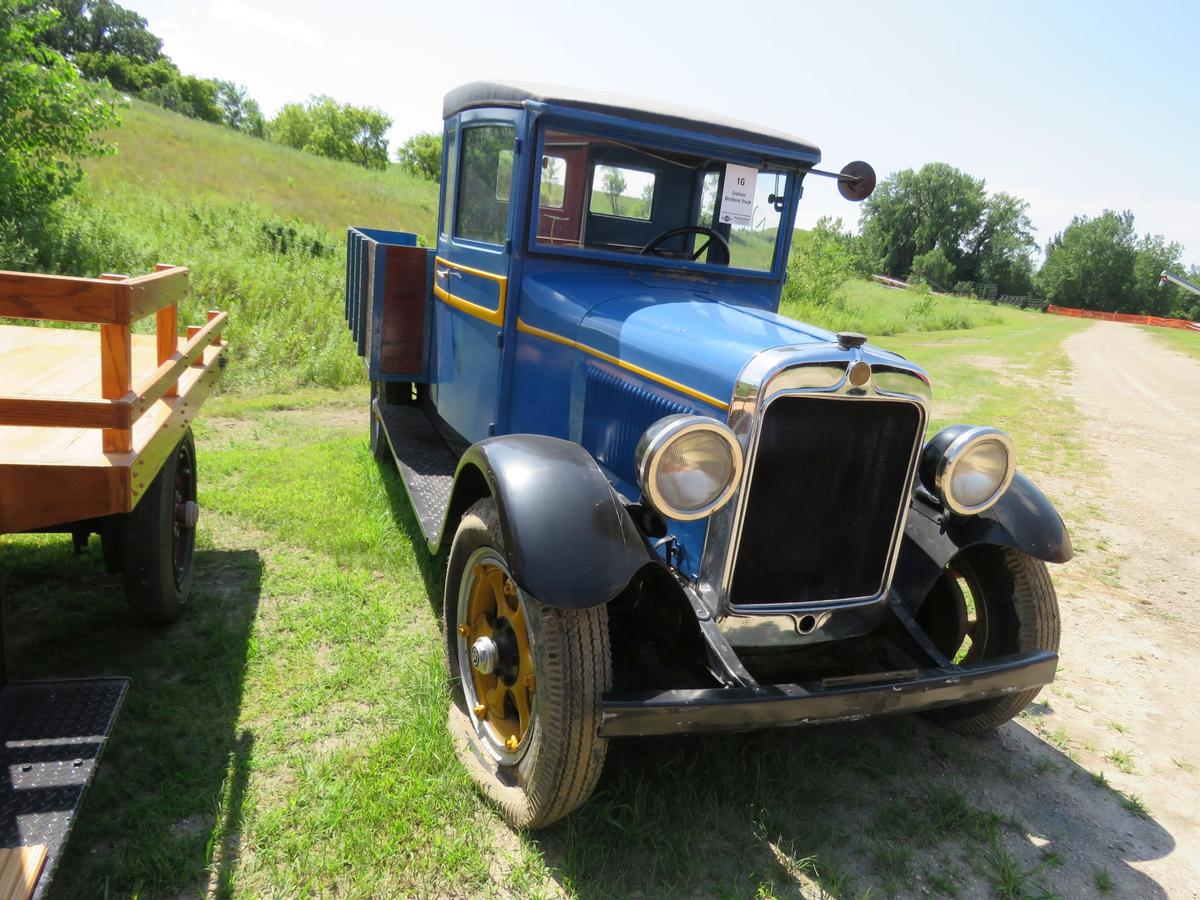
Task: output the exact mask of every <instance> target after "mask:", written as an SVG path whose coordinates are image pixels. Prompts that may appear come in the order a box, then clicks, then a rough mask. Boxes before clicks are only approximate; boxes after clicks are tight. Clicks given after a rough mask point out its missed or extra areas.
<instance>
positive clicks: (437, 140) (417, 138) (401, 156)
mask: <svg viewBox="0 0 1200 900" xmlns="http://www.w3.org/2000/svg"><path fill="white" fill-rule="evenodd" d="M396 162H398V163H400V168H402V169H404V171H406V172H408V173H410V174H412V175H416V176H417V177H418V178H425V179H427V180H429V181H432V182H434V183H435V184H440V183H441V181H442V136H441V134H440V133H439V134H434V133H433V132H432V131H422V132H420V133H419V134H414V135H413V136H412V137H410V138H409V139H408V140H407V141H405V142H404V143H403V144H401V145H400V148H399V149H398V150H397V151H396ZM543 177H544V176H543Z"/></svg>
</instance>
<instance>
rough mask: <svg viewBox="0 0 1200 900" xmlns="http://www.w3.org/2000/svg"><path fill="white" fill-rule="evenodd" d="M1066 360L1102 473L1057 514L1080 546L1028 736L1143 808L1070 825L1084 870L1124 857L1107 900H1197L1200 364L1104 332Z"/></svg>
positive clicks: (1070, 346)
mask: <svg viewBox="0 0 1200 900" xmlns="http://www.w3.org/2000/svg"><path fill="white" fill-rule="evenodd" d="M1064 348H1065V349H1066V351H1067V353H1068V354H1069V356H1070V359H1071V363H1072V369H1073V372H1072V377H1071V383H1070V385H1069V387H1068V390H1069V391H1070V392H1071V394H1072V396H1073V397H1074V399H1075V402H1076V403H1077V404H1078V406H1079V409H1080V411H1081V412H1082V414H1083V416H1084V419H1085V426H1084V437H1085V439H1086V443H1087V446H1088V448H1089V449H1090V451H1091V452H1094V453H1096V454H1097V455H1098V456H1099V457H1100V460H1099V461H1100V462H1101V463H1102V464H1101V465H1098V466H1097V467H1096V468H1097V470H1098V475H1097V481H1096V483H1095V484H1093V485H1090V486H1088V487H1087V488H1086V489H1085V490H1084V494H1083V497H1082V499H1078V498H1077V503H1076V506H1077V507H1078V508H1077V509H1075V510H1071V509H1070V508H1069V507H1068V509H1067V510H1066V515H1067V518H1068V520H1070V519H1071V518H1076V519H1077V520H1083V519H1085V518H1086V519H1088V520H1090V522H1091V524H1090V525H1089V526H1088V529H1089V533H1087V535H1086V537H1085V538H1084V539H1085V541H1087V543H1088V544H1090V546H1087V547H1086V552H1085V553H1082V554H1080V557H1079V558H1077V560H1076V561H1075V562H1073V563H1071V565H1070V566H1069V567H1068V568H1067V569H1066V570H1065V571H1064V578H1063V580H1062V582H1061V584H1060V595H1061V597H1060V600H1061V604H1062V607H1063V616H1064V623H1063V648H1062V659H1063V668H1062V669H1061V670H1060V677H1059V679H1058V681H1057V682H1056V684H1055V685H1054V687H1053V688H1052V689H1051V691H1050V692H1048V693H1049V697H1050V704H1051V709H1050V710H1046V711H1044V714H1043V715H1041V716H1040V717H1039V718H1040V719H1041V723H1044V724H1040V725H1039V728H1038V730H1040V731H1042V733H1043V735H1045V734H1047V733H1050V734H1055V735H1057V736H1058V737H1059V738H1060V739H1062V740H1063V741H1067V742H1069V744H1068V746H1069V747H1070V748H1071V752H1072V753H1073V754H1074V755H1075V756H1076V757H1077V758H1078V759H1079V762H1080V764H1081V765H1083V766H1085V767H1086V768H1087V769H1088V770H1090V771H1091V772H1094V773H1095V772H1103V773H1104V775H1105V778H1106V780H1107V781H1108V782H1110V783H1111V784H1112V785H1113V787H1115V788H1116V789H1117V790H1119V791H1121V792H1122V793H1123V794H1124V795H1125V796H1126V797H1129V796H1134V795H1136V796H1137V797H1139V798H1140V799H1141V800H1143V801H1144V804H1145V807H1146V808H1147V809H1148V811H1149V816H1148V818H1146V819H1137V817H1136V816H1134V818H1133V819H1129V818H1128V817H1127V818H1126V819H1124V820H1122V819H1121V814H1122V813H1127V812H1128V809H1127V805H1126V806H1125V807H1118V808H1116V809H1114V810H1111V811H1106V810H1105V809H1104V808H1100V807H1093V808H1092V809H1090V810H1088V813H1087V814H1086V815H1085V816H1083V817H1075V816H1073V817H1072V818H1074V819H1075V820H1076V824H1078V825H1084V828H1083V830H1082V831H1081V832H1079V833H1078V834H1077V836H1076V837H1077V839H1078V840H1079V842H1080V843H1079V848H1080V849H1081V850H1083V851H1084V852H1085V853H1086V854H1087V855H1090V856H1092V857H1093V859H1094V860H1095V864H1096V865H1097V866H1100V865H1104V857H1105V856H1106V855H1108V856H1109V858H1110V860H1111V859H1112V858H1113V857H1114V856H1115V857H1119V858H1120V859H1121V860H1123V861H1124V863H1125V866H1124V867H1122V866H1118V867H1117V868H1116V869H1113V868H1112V867H1111V866H1109V871H1111V872H1113V874H1114V875H1116V876H1118V877H1117V889H1118V890H1117V893H1118V894H1120V895H1126V896H1161V895H1162V893H1163V892H1165V893H1166V895H1168V896H1171V897H1198V896H1200V701H1198V700H1197V694H1196V691H1197V685H1200V628H1198V627H1197V625H1196V617H1197V615H1200V362H1197V361H1196V360H1194V359H1192V358H1190V357H1188V356H1185V355H1183V354H1180V353H1176V352H1174V351H1171V350H1167V349H1165V348H1164V347H1163V346H1162V345H1160V344H1158V343H1157V342H1156V341H1154V339H1153V338H1152V337H1151V336H1149V335H1147V334H1146V333H1145V332H1143V331H1141V330H1140V329H1138V328H1136V327H1132V326H1128V325H1120V324H1114V323H1097V324H1095V325H1093V326H1092V327H1090V328H1088V329H1087V330H1086V331H1083V332H1080V333H1079V334H1077V335H1074V336H1072V337H1071V338H1069V339H1068V340H1067V341H1066V342H1065V344H1064ZM1091 529H1094V531H1091ZM1068 815H1069V813H1068ZM1096 815H1099V816H1100V821H1097V822H1096V823H1095V824H1096V832H1095V833H1096V834H1097V835H1104V836H1105V838H1106V841H1105V842H1106V843H1107V844H1108V845H1109V846H1092V847H1088V846H1087V840H1088V838H1087V831H1086V825H1085V824H1084V823H1085V822H1086V820H1087V819H1088V818H1091V817H1092V816H1096ZM1134 820H1136V823H1135V821H1134ZM1151 824H1153V825H1156V826H1157V827H1150V825H1151ZM1113 835H1117V836H1118V837H1117V839H1116V840H1112V839H1111V838H1112V836H1113Z"/></svg>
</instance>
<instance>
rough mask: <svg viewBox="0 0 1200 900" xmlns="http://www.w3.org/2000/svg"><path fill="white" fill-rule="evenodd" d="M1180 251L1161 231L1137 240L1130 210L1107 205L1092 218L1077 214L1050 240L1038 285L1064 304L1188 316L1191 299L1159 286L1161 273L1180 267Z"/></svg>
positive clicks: (1085, 307)
mask: <svg viewBox="0 0 1200 900" xmlns="http://www.w3.org/2000/svg"><path fill="white" fill-rule="evenodd" d="M1182 255H1183V248H1182V247H1181V246H1180V245H1179V244H1178V243H1176V242H1174V241H1169V242H1168V241H1167V240H1166V239H1165V238H1163V236H1162V235H1157V234H1156V235H1150V234H1147V235H1144V236H1142V237H1141V238H1139V237H1138V236H1137V232H1136V230H1135V228H1134V220H1133V213H1132V212H1130V211H1129V210H1125V211H1124V212H1121V213H1118V212H1114V211H1113V210H1111V209H1106V210H1104V212H1102V213H1101V214H1100V215H1098V216H1096V217H1095V218H1094V219H1090V218H1088V217H1087V216H1076V217H1075V218H1073V219H1072V220H1071V224H1070V225H1068V226H1067V227H1066V229H1065V230H1064V231H1063V232H1062V233H1061V234H1056V235H1055V236H1054V237H1053V238H1052V239H1051V240H1050V242H1049V243H1048V244H1047V245H1046V262H1045V263H1044V264H1043V265H1042V269H1041V271H1040V272H1039V273H1038V283H1039V284H1040V285H1041V287H1042V290H1043V291H1045V293H1046V296H1047V297H1049V298H1050V300H1052V301H1053V302H1054V303H1057V304H1059V305H1060V306H1074V307H1079V308H1083V309H1099V310H1104V311H1106V312H1126V313H1138V314H1149V315H1160V316H1162V315H1165V316H1183V317H1185V318H1189V317H1190V316H1189V315H1188V314H1189V313H1190V312H1191V309H1192V306H1193V304H1192V302H1191V300H1190V298H1188V297H1185V296H1183V293H1182V292H1181V291H1179V289H1178V288H1176V287H1175V286H1174V285H1167V286H1165V287H1162V288H1160V287H1159V286H1158V276H1159V273H1160V272H1162V270H1163V269H1173V270H1178V269H1179V268H1180V259H1181V257H1182Z"/></svg>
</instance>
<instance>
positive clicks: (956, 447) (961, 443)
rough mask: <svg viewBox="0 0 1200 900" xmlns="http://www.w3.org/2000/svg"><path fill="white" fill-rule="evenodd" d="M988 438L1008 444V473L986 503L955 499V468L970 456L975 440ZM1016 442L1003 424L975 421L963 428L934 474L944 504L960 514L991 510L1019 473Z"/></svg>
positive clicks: (935, 485) (979, 440)
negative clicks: (969, 452) (967, 504)
mask: <svg viewBox="0 0 1200 900" xmlns="http://www.w3.org/2000/svg"><path fill="white" fill-rule="evenodd" d="M985 440H992V441H996V442H997V443H999V444H1001V445H1002V446H1003V447H1004V450H1005V453H1006V455H1007V457H1008V469H1007V471H1006V472H1005V473H1004V478H1003V480H1002V481H1001V482H1000V485H999V486H998V487H997V488H996V490H995V491H994V492H993V493H992V494H991V496H989V497H988V498H987V500H985V501H984V502H983V503H977V504H975V505H973V506H965V505H963V504H961V503H959V502H958V501H957V500H955V499H954V494H953V493H952V492H951V490H950V485H951V484H952V483H953V478H954V470H955V469H956V468H957V467H958V465H959V464H960V463H961V462H962V461H963V459H965V458H966V456H967V452H968V451H969V450H970V449H971V447H972V446H973V445H975V444H979V443H982V442H983V441H985ZM1016 459H1017V457H1016V444H1015V443H1014V441H1013V439H1012V436H1011V435H1010V434H1009V433H1008V432H1006V431H1001V430H1000V429H999V428H994V427H992V426H990V425H975V426H971V427H968V428H966V429H964V430H963V432H962V433H961V434H959V435H958V436H956V437H955V438H954V440H952V441H951V442H950V445H949V446H948V447H946V450H945V452H944V453H942V456H941V458H940V459H939V460H938V464H937V470H936V473H935V475H934V491H935V493H936V494H937V496H938V499H939V500H941V501H942V505H944V506H945V507H946V508H948V509H949V510H950V511H951V512H953V513H955V514H956V515H960V516H977V515H980V514H982V513H985V512H987V511H988V510H989V509H991V508H992V507H993V506H995V505H996V504H997V503H999V502H1000V498H1001V497H1003V496H1004V494H1005V492H1006V491H1007V490H1008V489H1009V487H1010V486H1011V485H1012V480H1013V477H1014V476H1015V475H1016V473H1017V463H1016Z"/></svg>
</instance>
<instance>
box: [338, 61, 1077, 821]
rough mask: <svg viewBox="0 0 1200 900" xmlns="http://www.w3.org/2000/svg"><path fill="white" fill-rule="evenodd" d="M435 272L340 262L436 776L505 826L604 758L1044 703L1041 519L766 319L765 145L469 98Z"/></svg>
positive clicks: (559, 107) (791, 192)
mask: <svg viewBox="0 0 1200 900" xmlns="http://www.w3.org/2000/svg"><path fill="white" fill-rule="evenodd" d="M443 116H444V119H445V132H444V145H443V146H444V151H443V152H444V158H443V177H442V179H441V201H440V210H439V218H438V235H437V245H436V248H429V249H426V248H423V247H419V246H417V245H418V243H419V241H418V238H417V236H416V235H413V234H406V233H401V232H387V231H378V230H371V229H366V228H356V229H351V230H350V232H349V236H348V248H347V249H348V253H347V296H346V315H347V319H348V322H349V324H350V327H351V331H352V333H353V335H354V338H355V340H356V341H357V343H358V349H359V351H360V353H361V354H362V355H363V357H364V361H365V363H366V368H367V375H368V378H369V379H370V381H371V384H372V414H371V423H372V425H371V428H372V430H371V442H372V447H373V449H374V452H375V454H376V456H377V458H378V459H379V460H380V461H381V463H383V464H391V463H395V464H396V465H397V466H398V468H399V471H400V474H401V476H402V479H401V480H402V482H403V484H404V485H405V489H406V492H407V496H408V499H409V500H410V502H411V504H412V506H413V509H414V513H415V517H416V519H417V521H418V523H419V524H420V527H421V530H422V532H423V535H424V537H425V540H426V542H427V545H428V549H429V550H430V552H432V553H443V552H444V553H445V554H446V556H447V576H446V585H445V596H444V607H443V612H444V621H445V628H446V632H445V634H446V652H447V656H448V659H449V664H450V672H451V673H452V685H451V687H452V691H453V696H454V700H453V702H452V703H451V705H450V719H451V726H452V733H453V734H454V735H455V744H456V749H457V750H458V755H459V758H460V759H461V760H462V762H463V764H464V765H466V766H467V768H468V769H469V771H471V772H472V774H473V775H474V776H475V778H476V780H477V781H478V782H479V784H480V785H481V787H482V788H483V789H484V790H485V792H486V793H487V794H488V795H489V796H490V797H491V798H492V799H493V800H494V801H495V802H496V803H497V804H498V805H499V807H500V808H501V810H502V811H503V812H504V814H505V815H506V817H507V818H508V819H509V821H510V822H512V823H513V824H514V825H517V826H520V827H540V826H542V825H545V824H549V823H550V822H552V821H554V820H556V819H558V818H560V817H561V816H563V815H565V814H567V813H568V812H570V811H571V810H572V809H574V808H575V807H577V806H578V805H579V804H581V803H582V802H584V800H585V799H586V797H587V794H588V793H590V791H591V787H592V786H593V785H594V784H595V779H596V778H597V777H598V776H599V771H600V766H601V765H602V763H603V758H604V748H605V746H606V741H607V740H608V739H609V738H613V737H620V736H626V735H643V734H657V733H667V732H674V731H705V730H729V729H747V728H757V727H764V726H770V725H789V724H799V723H803V722H813V721H828V720H836V719H855V718H860V717H863V716H865V715H871V714H880V713H890V712H905V711H926V712H929V713H930V714H931V715H937V716H938V717H939V718H941V720H943V721H945V722H946V723H947V724H948V725H949V726H950V727H953V728H957V729H958V730H960V731H964V732H967V733H978V732H982V731H986V730H988V729H990V728H994V727H995V726H996V725H998V724H1000V723H1001V722H1003V721H1006V720H1007V719H1008V718H1010V717H1011V716H1013V715H1016V714H1017V712H1019V711H1020V709H1021V708H1023V707H1024V705H1025V704H1027V703H1028V702H1029V700H1030V699H1031V698H1032V697H1033V696H1034V695H1035V694H1036V693H1037V691H1038V689H1039V688H1040V687H1041V686H1042V685H1044V684H1046V683H1047V682H1048V681H1050V680H1051V679H1052V677H1053V674H1054V669H1055V666H1056V661H1057V648H1058V630H1057V629H1058V618H1057V606H1056V605H1055V601H1054V596H1053V587H1052V586H1051V585H1050V582H1049V579H1048V577H1043V576H1044V570H1045V566H1044V563H1045V562H1046V561H1051V562H1060V561H1064V560H1065V559H1068V558H1070V555H1071V549H1070V541H1069V538H1068V537H1067V534H1066V531H1065V528H1064V527H1063V524H1062V521H1061V519H1060V518H1059V516H1058V514H1057V513H1056V512H1055V511H1054V509H1053V507H1052V506H1051V505H1050V504H1049V502H1048V501H1047V500H1046V498H1045V497H1044V496H1043V495H1042V494H1041V492H1040V491H1038V489H1037V488H1036V487H1035V486H1034V485H1033V484H1032V483H1031V482H1029V481H1028V479H1026V478H1025V477H1024V476H1023V475H1021V474H1020V473H1019V472H1017V471H1016V469H1015V449H1014V447H1013V444H1012V441H1011V439H1010V438H1009V437H1008V436H1007V435H1005V434H1003V433H1002V432H999V431H997V430H996V429H994V428H988V427H984V426H970V425H960V426H953V427H951V428H948V429H944V430H943V431H941V432H939V433H938V434H936V435H934V436H932V437H929V438H928V439H927V436H926V426H927V423H928V421H929V414H930V409H931V403H932V388H931V385H930V379H929V377H928V375H927V374H926V373H925V372H924V371H923V370H922V369H921V368H920V367H919V366H918V365H916V364H914V363H912V362H909V361H907V360H905V359H903V358H901V357H900V356H898V355H896V354H894V353H891V352H888V351H886V350H883V349H882V348H878V347H875V346H873V345H871V344H870V343H869V342H868V341H867V339H866V338H865V337H864V336H863V335H858V334H853V333H849V332H842V333H838V334H834V333H831V332H828V331H825V330H824V329H820V328H816V327H813V326H810V325H806V324H804V323H802V322H797V321H794V320H792V319H789V318H787V317H785V316H782V315H780V314H779V303H780V295H781V290H782V287H783V283H784V279H785V274H786V268H787V260H788V255H789V252H790V249H791V241H792V235H793V228H794V223H795V218H796V212H797V208H798V205H799V203H800V202H801V196H802V191H803V189H804V186H805V182H806V180H808V179H810V178H811V179H813V180H815V179H817V178H819V177H822V176H830V177H832V178H834V179H836V181H837V183H838V187H839V189H840V190H841V192H842V194H843V196H845V197H847V198H848V199H863V198H864V197H865V196H867V195H868V194H869V193H870V191H871V189H872V188H873V186H874V174H873V172H872V171H871V170H870V167H869V166H866V165H865V164H863V163H851V164H850V165H849V166H847V167H846V168H845V169H843V170H842V171H841V172H840V173H837V174H835V173H831V172H825V171H822V170H820V169H818V168H817V166H818V165H819V163H820V160H821V155H820V151H819V150H818V148H817V147H816V146H815V145H813V144H811V143H809V142H807V141H805V140H803V139H801V138H797V137H794V136H791V135H788V134H784V133H781V132H779V131H776V130H774V129H770V128H764V127H759V126H755V125H750V124H748V123H745V122H741V121H739V120H735V119H729V118H724V117H721V116H715V115H710V114H708V113H702V112H698V111H694V110H688V109H681V108H677V107H672V106H667V105H663V104H655V103H651V102H648V101H642V100H637V99H631V98H616V97H611V96H608V95H603V94H598V93H592V92H586V91H576V90H568V89H563V88H554V87H547V86H541V85H528V84H519V83H508V82H477V83H473V84H468V85H464V86H462V87H459V88H457V89H455V90H453V91H451V92H450V93H449V94H448V95H447V96H446V98H445V103H444V108H443Z"/></svg>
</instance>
